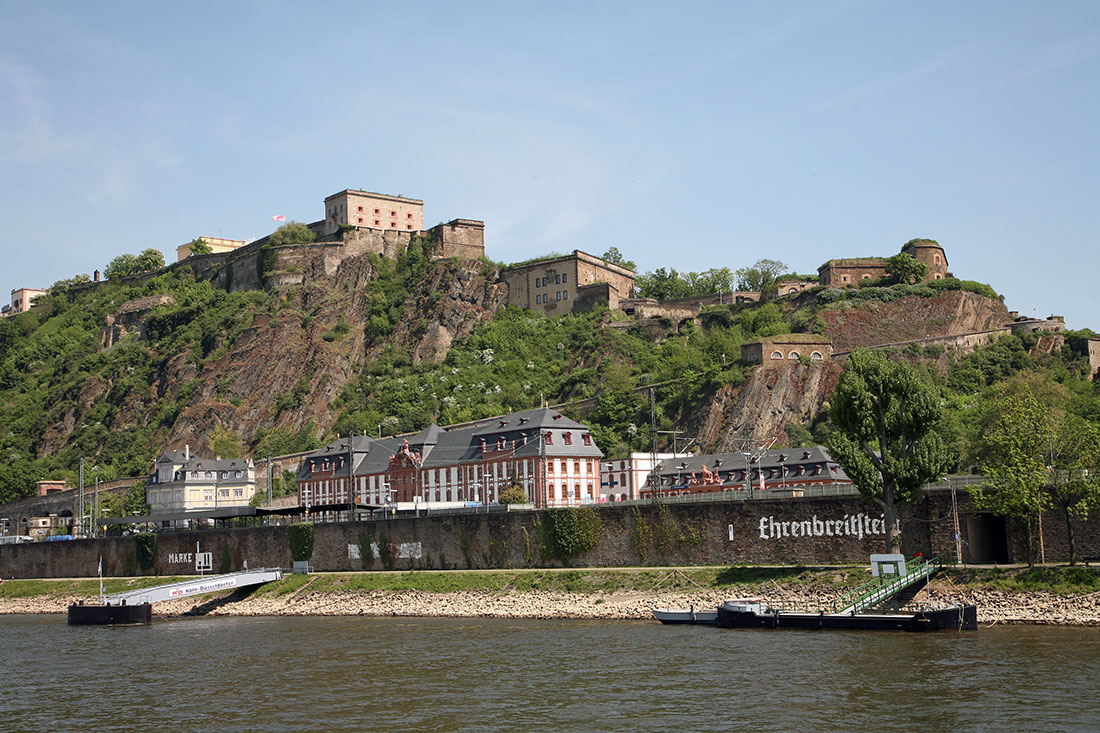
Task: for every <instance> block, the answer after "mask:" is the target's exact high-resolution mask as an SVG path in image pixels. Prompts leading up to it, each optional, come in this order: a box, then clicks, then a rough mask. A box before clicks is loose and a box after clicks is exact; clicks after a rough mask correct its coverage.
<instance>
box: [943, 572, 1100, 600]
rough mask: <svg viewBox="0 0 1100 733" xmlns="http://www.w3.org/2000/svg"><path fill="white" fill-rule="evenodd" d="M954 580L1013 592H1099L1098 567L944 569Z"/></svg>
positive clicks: (979, 586)
mask: <svg viewBox="0 0 1100 733" xmlns="http://www.w3.org/2000/svg"><path fill="white" fill-rule="evenodd" d="M947 577H949V578H951V579H952V580H953V581H955V582H956V583H960V584H962V585H966V586H969V587H973V588H980V589H989V590H1003V591H1016V592H1035V591H1045V592H1047V593H1056V594H1058V595H1061V596H1073V595H1081V594H1086V593H1098V592H1100V568H1084V567H1072V568H1071V567H1069V566H1057V565H1054V566H1044V567H1035V568H974V569H970V568H961V569H952V570H948V571H947Z"/></svg>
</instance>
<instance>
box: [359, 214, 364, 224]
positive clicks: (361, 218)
mask: <svg viewBox="0 0 1100 733" xmlns="http://www.w3.org/2000/svg"><path fill="white" fill-rule="evenodd" d="M359 223H360V224H362V223H363V217H361V216H360V217H359Z"/></svg>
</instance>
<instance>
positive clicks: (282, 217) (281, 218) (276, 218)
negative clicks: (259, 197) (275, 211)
mask: <svg viewBox="0 0 1100 733" xmlns="http://www.w3.org/2000/svg"><path fill="white" fill-rule="evenodd" d="M271 221H286V214H279V215H278V216H273V217H271Z"/></svg>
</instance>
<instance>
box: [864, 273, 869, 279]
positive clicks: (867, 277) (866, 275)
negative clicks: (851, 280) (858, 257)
mask: <svg viewBox="0 0 1100 733" xmlns="http://www.w3.org/2000/svg"><path fill="white" fill-rule="evenodd" d="M863 279H864V280H870V279H871V276H870V275H868V274H866V273H864V275H863Z"/></svg>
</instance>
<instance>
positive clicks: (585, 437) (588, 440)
mask: <svg viewBox="0 0 1100 733" xmlns="http://www.w3.org/2000/svg"><path fill="white" fill-rule="evenodd" d="M581 438H582V439H583V440H584V444H585V445H592V436H591V435H589V434H588V433H585V434H584V435H582V436H581Z"/></svg>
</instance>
